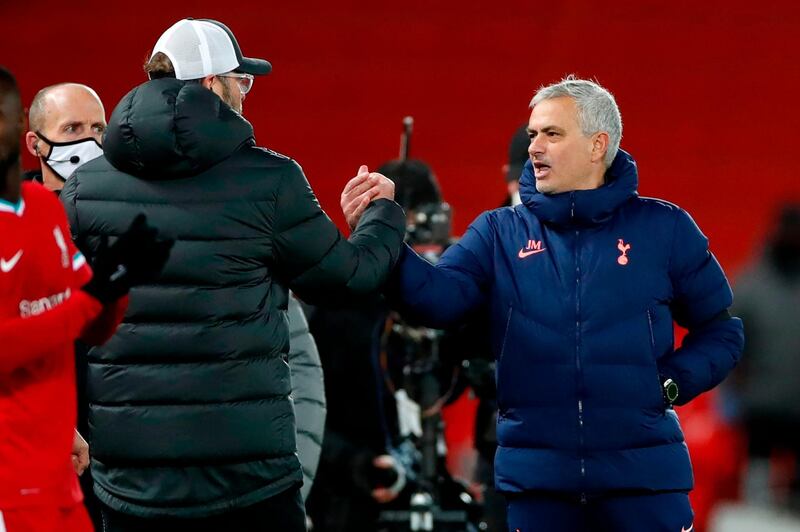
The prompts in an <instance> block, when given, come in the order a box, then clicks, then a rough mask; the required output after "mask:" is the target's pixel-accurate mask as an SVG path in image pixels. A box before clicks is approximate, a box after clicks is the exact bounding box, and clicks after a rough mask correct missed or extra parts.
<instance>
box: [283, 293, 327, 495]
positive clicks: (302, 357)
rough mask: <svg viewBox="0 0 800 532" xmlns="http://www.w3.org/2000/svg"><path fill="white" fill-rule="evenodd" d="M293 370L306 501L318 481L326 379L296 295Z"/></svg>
mask: <svg viewBox="0 0 800 532" xmlns="http://www.w3.org/2000/svg"><path fill="white" fill-rule="evenodd" d="M287 318H288V320H289V358H288V362H289V371H290V373H291V378H292V401H293V403H294V413H295V417H296V420H297V421H296V425H297V430H296V432H297V458H298V459H299V460H300V466H301V467H302V469H303V487H302V488H300V495H301V496H302V498H303V501H304V502H305V501H306V500H307V499H308V494H309V492H310V491H311V486H312V485H313V484H314V478H315V477H316V474H317V466H318V464H319V455H320V452H321V450H322V437H323V434H324V432H325V416H326V406H325V382H324V378H323V372H322V362H321V361H320V359H319V351H318V350H317V344H316V342H315V341H314V337H313V336H312V335H311V332H310V331H309V328H308V321H307V320H306V316H305V314H304V312H303V308H302V306H301V304H300V302H299V301H298V300H297V298H295V297H294V295H290V297H289V306H288V309H287Z"/></svg>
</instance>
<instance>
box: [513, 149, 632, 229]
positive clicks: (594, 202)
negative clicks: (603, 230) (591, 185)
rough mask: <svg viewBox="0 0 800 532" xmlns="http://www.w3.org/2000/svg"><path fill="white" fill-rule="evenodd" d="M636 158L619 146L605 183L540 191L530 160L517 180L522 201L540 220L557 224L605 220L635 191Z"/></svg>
mask: <svg viewBox="0 0 800 532" xmlns="http://www.w3.org/2000/svg"><path fill="white" fill-rule="evenodd" d="M638 184H639V178H638V172H637V171H636V161H634V160H633V157H631V156H630V154H628V153H627V152H625V151H623V150H619V151H618V152H617V155H616V157H614V161H613V162H612V163H611V167H610V168H609V169H608V170H607V171H606V178H605V183H604V184H603V185H602V186H600V187H599V188H596V189H593V190H574V191H571V192H562V193H559V194H542V193H541V192H539V191H538V190H536V177H535V176H534V174H533V165H532V164H531V161H528V162H527V163H525V167H524V168H523V170H522V177H521V178H520V181H519V189H520V198H521V199H522V203H523V204H524V205H525V206H526V207H528V208H529V209H531V210H532V211H533V212H534V214H535V215H536V217H537V218H539V219H540V220H541V221H542V222H544V223H547V224H552V225H559V226H573V225H580V226H585V225H595V224H599V223H603V222H604V221H606V220H608V219H609V218H610V217H611V215H612V214H613V213H614V211H615V210H616V209H617V208H618V207H619V206H620V205H622V204H623V203H625V202H626V201H627V200H628V199H630V198H632V197H634V196H636V195H638V193H637V191H636V189H637V186H638Z"/></svg>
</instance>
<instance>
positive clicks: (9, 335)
mask: <svg viewBox="0 0 800 532" xmlns="http://www.w3.org/2000/svg"><path fill="white" fill-rule="evenodd" d="M23 126H24V115H23V112H22V106H21V103H20V96H19V89H18V88H17V84H16V81H15V79H14V77H13V76H12V75H11V73H9V72H8V71H7V70H5V69H3V68H2V67H0V179H2V181H1V182H0V270H1V271H0V285H2V286H0V294H2V298H0V343H2V345H3V351H2V354H1V355H0V413H2V415H1V416H0V434H2V440H0V530H4V531H5V530H9V531H11V532H13V531H16V530H20V531H34V530H36V531H43V532H78V531H80V532H84V531H89V530H92V525H91V522H90V521H89V518H88V515H87V514H86V511H85V510H84V508H83V506H82V505H81V504H80V502H81V499H82V496H81V491H80V488H79V487H78V483H77V477H76V475H75V470H74V468H75V469H77V468H78V466H81V465H83V464H76V463H75V456H74V454H73V457H72V459H70V451H69V449H70V448H71V447H72V448H73V453H74V449H75V417H76V404H75V403H76V401H75V397H76V393H75V388H74V386H75V384H74V382H75V379H74V376H75V375H74V371H75V369H74V350H73V342H74V341H75V340H76V339H78V338H81V339H82V340H84V341H86V342H87V343H90V344H93V345H96V344H101V343H103V342H105V341H106V340H107V339H108V338H109V337H110V336H111V335H112V334H113V332H114V331H115V329H116V327H117V324H118V323H119V322H120V320H121V319H122V315H123V313H124V311H125V307H126V304H127V297H126V295H127V293H128V290H129V289H130V288H131V286H133V285H135V284H139V283H142V282H147V281H149V280H150V279H152V278H153V277H154V276H155V275H157V274H158V272H159V271H160V269H161V267H162V266H163V265H164V262H165V261H166V258H167V256H168V255H169V250H170V247H171V242H169V241H158V240H157V233H156V231H155V230H154V229H152V228H150V227H148V226H147V223H146V220H145V218H144V217H143V216H138V217H137V218H136V220H135V221H134V222H133V223H132V224H131V225H130V227H129V228H128V229H127V230H126V231H123V232H122V234H121V235H120V237H119V238H118V239H117V241H116V242H114V243H113V244H112V245H111V246H107V245H103V246H102V247H101V248H100V249H99V250H98V253H97V256H96V258H95V261H94V262H93V270H94V271H92V269H90V268H89V266H88V265H87V263H86V260H85V259H84V257H83V255H82V254H81V253H80V252H79V251H77V250H76V249H75V248H74V246H73V245H72V242H71V240H70V238H69V229H68V227H67V219H66V217H65V215H64V211H63V208H62V207H61V205H59V203H58V201H57V200H56V198H55V197H54V196H53V194H51V193H50V192H48V191H47V190H45V189H44V188H42V187H41V186H40V185H38V184H36V183H30V182H26V183H21V181H22V175H21V171H20V145H21V143H20V138H21V135H22V129H23Z"/></svg>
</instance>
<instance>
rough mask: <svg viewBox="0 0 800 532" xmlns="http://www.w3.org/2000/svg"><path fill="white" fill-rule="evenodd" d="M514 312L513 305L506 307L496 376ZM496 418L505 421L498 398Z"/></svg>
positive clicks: (504, 411)
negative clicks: (504, 327) (506, 312)
mask: <svg viewBox="0 0 800 532" xmlns="http://www.w3.org/2000/svg"><path fill="white" fill-rule="evenodd" d="M513 311H514V305H509V306H508V315H507V316H506V329H505V331H504V332H503V345H502V346H501V347H500V355H499V356H498V357H497V374H498V376H499V374H500V367H501V366H500V365H501V364H502V363H503V355H505V353H506V343H508V328H509V327H510V326H511V313H512V312H513ZM497 416H498V418H500V419H505V417H506V409H505V407H504V406H503V405H501V404H500V397H499V394H498V397H497Z"/></svg>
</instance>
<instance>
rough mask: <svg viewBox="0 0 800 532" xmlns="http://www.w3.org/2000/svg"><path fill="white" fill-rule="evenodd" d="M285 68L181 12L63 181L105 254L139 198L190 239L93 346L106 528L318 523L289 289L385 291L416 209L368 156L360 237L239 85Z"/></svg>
mask: <svg viewBox="0 0 800 532" xmlns="http://www.w3.org/2000/svg"><path fill="white" fill-rule="evenodd" d="M271 68H272V67H271V65H270V63H269V62H267V61H265V60H263V59H253V58H248V57H245V56H244V55H243V54H242V52H241V49H240V48H239V45H238V43H237V41H236V39H235V37H234V36H233V33H231V31H230V29H228V28H227V27H226V26H225V25H224V24H222V23H220V22H218V21H213V20H207V19H197V20H195V19H184V20H181V21H178V22H177V23H175V24H174V25H173V26H172V27H170V28H168V29H167V30H166V31H165V32H164V33H163V34H162V36H161V37H160V38H159V39H158V41H157V43H156V45H155V47H154V49H153V53H152V55H151V58H150V60H149V61H148V63H147V65H146V66H145V70H146V72H147V73H148V76H149V78H150V81H148V82H146V83H144V84H142V85H140V86H137V87H135V88H134V89H132V90H131V91H130V92H129V93H128V94H127V95H126V96H125V97H124V98H123V99H122V101H121V102H120V103H119V104H118V106H117V107H116V109H115V110H114V112H113V113H112V115H111V119H110V120H109V126H108V129H107V132H106V136H105V138H104V141H103V151H104V156H103V157H101V158H98V159H96V160H94V161H92V162H90V163H88V164H86V165H84V166H82V167H81V168H80V169H79V170H78V171H77V172H76V174H75V175H74V176H73V177H72V178H70V179H69V180H68V181H67V184H66V186H65V188H64V192H63V193H62V195H61V199H62V202H64V204H65V206H66V208H67V213H68V217H69V220H70V223H71V226H72V229H73V235H74V237H75V239H76V242H77V243H78V246H79V247H81V248H83V249H84V250H85V251H86V252H87V254H88V255H90V256H91V255H92V254H94V252H95V250H96V249H97V244H98V239H99V237H101V236H104V235H105V236H113V235H114V234H116V233H117V231H119V223H120V219H121V218H123V217H124V216H126V214H127V213H130V212H132V211H134V210H139V209H141V210H144V211H145V212H146V213H147V214H148V215H149V216H151V217H152V219H153V220H155V221H157V222H159V223H163V224H166V225H167V226H168V227H169V230H170V233H171V235H174V237H175V241H176V243H175V248H174V252H173V255H172V258H171V259H170V261H169V262H168V263H167V265H166V268H165V270H164V273H163V275H162V276H161V277H160V278H159V279H157V280H156V281H155V282H153V283H151V284H150V285H148V286H145V287H142V288H141V289H139V290H136V291H135V292H134V293H133V294H132V295H131V303H130V307H129V311H128V313H127V315H126V317H125V320H124V321H123V323H122V325H121V326H120V328H119V330H118V332H117V334H116V335H115V336H114V337H113V338H112V339H111V340H110V341H109V343H108V344H107V345H105V346H103V347H102V348H96V349H93V350H92V351H90V353H89V377H88V382H89V419H90V424H91V426H92V475H93V476H94V480H95V493H96V494H97V496H98V498H99V499H100V500H101V502H102V503H103V508H102V517H103V527H104V530H106V531H112V532H115V531H132V530H148V532H156V531H160V530H169V531H170V532H172V531H181V530H192V531H201V530H238V531H246V530H263V529H265V528H270V529H274V530H281V531H285V532H297V531H301V530H305V511H304V508H303V503H302V498H301V494H300V485H301V483H302V479H303V472H302V469H301V464H300V462H299V460H298V457H297V453H296V433H295V414H294V407H293V403H292V397H291V392H292V385H291V379H290V368H289V365H288V364H287V362H286V358H287V356H288V353H289V349H290V345H289V344H290V338H289V329H288V323H287V321H288V318H287V308H288V304H289V303H288V298H289V297H290V296H289V288H291V289H292V290H293V291H294V292H295V293H296V294H297V295H298V296H299V297H301V298H303V299H304V300H307V301H310V302H319V301H325V302H327V303H329V304H331V303H333V302H337V301H343V300H346V299H347V298H349V297H351V296H353V295H355V294H368V293H371V292H374V291H376V290H378V289H379V288H380V287H381V286H382V284H383V282H384V280H385V279H386V277H387V275H388V272H389V270H390V269H391V267H392V265H393V264H394V262H395V260H396V258H397V255H398V253H399V249H400V246H401V243H402V238H403V229H404V223H403V221H404V216H403V212H402V209H401V208H400V206H399V205H397V204H396V203H394V201H392V198H393V196H394V186H393V185H392V183H391V181H389V180H388V179H386V178H385V177H383V176H379V175H377V174H371V173H370V172H369V171H368V170H367V168H366V167H365V166H362V167H361V168H360V169H359V172H358V175H357V176H356V177H355V178H353V179H352V180H351V181H350V182H349V183H348V184H347V186H346V187H345V190H344V191H343V194H342V198H343V200H346V199H347V198H350V197H351V196H352V198H353V199H355V200H357V202H358V204H352V202H348V204H349V205H350V206H351V207H352V208H353V209H354V211H355V212H358V213H363V214H364V218H363V219H362V221H361V223H360V224H359V225H358V226H357V227H356V228H355V230H354V231H353V233H352V234H351V236H350V238H349V240H348V239H345V238H344V237H343V236H342V235H341V233H339V231H338V230H337V229H336V226H335V225H334V224H333V223H332V222H331V220H330V219H329V218H328V217H327V216H326V215H325V213H324V211H323V210H322V209H321V208H320V206H319V203H318V202H317V199H316V197H315V196H314V193H313V192H312V190H311V187H310V186H309V184H308V181H307V180H306V178H305V175H304V174H303V172H302V170H301V169H300V166H299V165H298V164H297V163H296V162H295V161H294V160H292V159H290V158H288V157H285V156H283V155H280V154H278V153H275V152H273V151H271V150H268V149H265V148H260V147H258V146H256V144H255V139H254V132H253V128H252V126H251V124H250V123H249V122H247V120H245V119H244V117H243V116H242V101H243V99H244V96H245V94H247V93H248V92H249V91H250V90H251V88H252V86H253V83H254V79H255V76H261V75H266V74H268V73H269V72H270V71H271ZM376 184H377V185H378V187H377V188H374V185H376ZM364 191H370V192H369V193H368V194H367V195H366V196H364V195H362V193H363V192H364ZM112 376H113V378H111V377H112Z"/></svg>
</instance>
